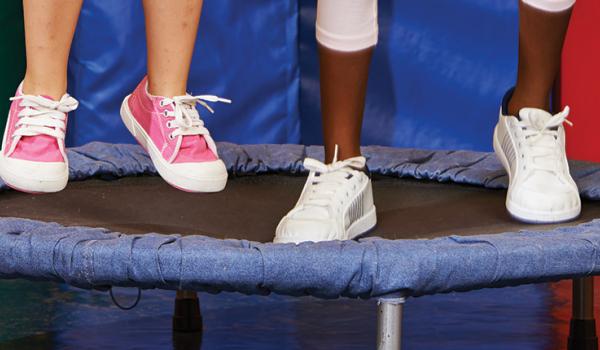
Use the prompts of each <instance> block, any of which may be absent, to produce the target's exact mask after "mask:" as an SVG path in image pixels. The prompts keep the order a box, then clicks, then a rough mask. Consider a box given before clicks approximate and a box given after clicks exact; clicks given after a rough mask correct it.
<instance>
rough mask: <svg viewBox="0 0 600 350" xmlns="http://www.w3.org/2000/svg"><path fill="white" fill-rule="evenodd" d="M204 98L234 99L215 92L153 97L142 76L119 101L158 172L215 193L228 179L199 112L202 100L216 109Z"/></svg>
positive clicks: (184, 186) (193, 189) (186, 187)
mask: <svg viewBox="0 0 600 350" xmlns="http://www.w3.org/2000/svg"><path fill="white" fill-rule="evenodd" d="M204 101H208V102H225V103H231V101H229V100H226V99H222V98H219V97H217V96H212V95H201V96H191V95H185V96H175V97H164V96H153V95H150V94H149V93H148V82H147V78H144V79H143V80H142V81H141V82H140V84H139V85H138V87H137V88H136V89H135V91H133V93H132V94H131V95H129V96H127V97H125V100H123V104H122V105H121V118H122V119H123V122H124V123H125V126H127V129H129V131H130V132H131V134H132V135H133V136H134V137H135V138H136V139H137V141H138V142H139V143H140V144H141V145H142V147H144V148H145V149H146V151H147V152H148V153H149V154H150V158H151V159H152V162H153V163H154V167H155V168H156V170H157V171H158V173H159V174H160V176H162V178H163V179H164V180H165V181H167V182H168V183H169V184H171V185H172V186H174V187H176V188H179V189H181V190H184V191H188V192H217V191H221V190H223V189H224V188H225V184H226V183H227V169H226V168H225V164H224V163H223V161H222V160H220V159H219V157H218V155H217V146H216V144H215V142H214V141H213V139H212V138H211V137H210V133H209V132H208V130H207V129H206V127H204V122H203V121H202V120H201V119H200V115H199V114H198V111H197V110H196V103H199V104H201V105H202V106H203V107H205V108H206V109H208V110H209V111H210V112H211V113H212V112H213V110H212V109H211V108H210V107H209V106H208V105H207V104H206V102H204Z"/></svg>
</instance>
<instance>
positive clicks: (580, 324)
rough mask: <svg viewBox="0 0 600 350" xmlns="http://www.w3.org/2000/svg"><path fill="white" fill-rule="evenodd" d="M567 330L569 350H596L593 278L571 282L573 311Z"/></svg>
mask: <svg viewBox="0 0 600 350" xmlns="http://www.w3.org/2000/svg"><path fill="white" fill-rule="evenodd" d="M572 313H573V315H572V317H571V325H570V330H569V341H568V349H569V350H597V349H598V337H597V336H596V320H595V319H594V278H593V277H586V278H578V279H574V280H573V310H572Z"/></svg>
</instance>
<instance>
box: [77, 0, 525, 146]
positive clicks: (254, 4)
mask: <svg viewBox="0 0 600 350" xmlns="http://www.w3.org/2000/svg"><path fill="white" fill-rule="evenodd" d="M315 5H316V1H315V0H299V1H295V0H282V1H270V0H252V1H244V2H242V1H235V0H221V1H206V2H205V6H204V10H203V15H202V19H201V24H200V32H199V37H198V42H197V45H196V49H195V54H194V60H193V64H192V72H191V75H190V81H189V90H190V92H192V93H195V94H201V93H214V94H218V95H220V96H224V97H229V98H231V99H232V100H233V101H234V103H233V104H232V105H217V106H216V111H217V113H215V115H205V116H204V118H205V120H206V123H207V124H208V126H209V128H210V129H211V131H212V134H213V135H214V137H215V139H217V140H220V141H232V142H237V143H305V144H319V143H321V142H322V138H321V126H320V119H319V118H320V112H319V88H318V87H319V80H318V64H317V52H316V42H315V39H314V21H315ZM379 9H380V10H379V12H380V19H379V21H380V38H379V46H378V47H377V49H376V53H375V57H374V59H373V63H372V66H371V76H370V80H369V91H368V98H367V107H366V111H365V122H364V131H363V140H362V142H363V144H365V145H366V144H380V145H391V146H401V147H420V148H437V149H439V148H446V149H448V148H449V149H463V148H466V149H476V150H490V149H491V133H492V128H493V125H494V124H495V121H496V118H497V113H498V107H499V101H500V98H501V97H502V95H503V93H504V91H505V90H506V89H507V88H509V87H510V86H511V85H512V84H513V83H514V79H515V68H516V53H517V33H518V27H517V24H518V13H517V0H452V1H450V0H420V1H400V0H390V1H383V0H381V1H379ZM145 48H146V47H145V36H144V21H143V11H142V8H141V4H140V2H139V1H121V0H102V1H99V0H96V1H86V2H85V3H84V9H83V11H82V14H81V17H80V20H79V25H78V30H77V33H76V37H75V40H74V43H73V49H72V53H71V59H70V70H69V72H70V76H69V79H70V86H69V89H70V93H71V94H73V95H74V96H75V97H77V98H78V99H79V100H80V102H81V106H80V108H79V110H77V111H76V112H75V113H74V114H73V115H72V117H71V121H70V122H71V126H70V127H71V129H70V130H71V132H70V133H69V138H68V143H69V144H70V145H80V144H84V143H87V142H90V141H95V140H101V141H110V142H133V139H132V138H131V137H130V136H129V135H128V134H127V131H126V130H125V128H124V127H123V126H122V125H121V122H120V118H119V115H118V110H119V105H120V103H121V100H122V98H123V97H124V96H125V95H126V94H127V93H129V92H130V91H131V90H132V89H133V88H134V86H135V85H136V84H137V82H138V81H139V80H140V79H141V78H142V76H143V75H144V72H145V62H146V60H145Z"/></svg>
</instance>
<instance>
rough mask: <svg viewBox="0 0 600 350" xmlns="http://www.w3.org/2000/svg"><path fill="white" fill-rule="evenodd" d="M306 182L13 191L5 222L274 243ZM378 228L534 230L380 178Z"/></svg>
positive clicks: (425, 188) (132, 182)
mask: <svg viewBox="0 0 600 350" xmlns="http://www.w3.org/2000/svg"><path fill="white" fill-rule="evenodd" d="M304 181H305V177H294V176H284V175H261V176H245V177H234V178H231V179H230V180H229V182H228V184H227V188H226V189H225V190H224V191H223V192H220V193H214V194H191V193H185V192H182V191H179V190H176V189H174V188H172V187H170V186H169V185H167V184H166V183H164V181H162V179H161V178H159V177H134V178H124V179H120V180H117V181H103V180H88V181H83V182H71V183H69V185H68V187H67V189H66V190H64V191H62V192H60V193H56V194H48V195H29V194H23V193H19V192H15V191H7V192H4V193H2V195H1V196H0V215H2V216H5V217H10V216H14V217H27V218H32V219H38V220H43V221H56V222H59V223H62V224H65V225H83V226H92V227H107V228H109V229H112V230H115V231H121V232H125V233H146V232H160V233H180V234H203V235H208V236H213V237H219V238H238V239H248V240H253V241H262V242H268V241H271V240H272V238H273V234H274V232H275V227H276V226H277V223H278V221H279V220H280V219H281V217H282V216H283V215H285V213H286V212H287V211H288V210H289V209H291V208H292V207H293V206H294V204H295V202H296V200H297V199H298V195H299V194H300V191H301V190H302V186H303V184H304ZM373 186H374V195H375V205H376V207H377V212H378V226H377V228H376V230H375V231H374V233H373V235H377V236H382V237H386V238H390V239H398V238H430V237H436V236H445V235H450V234H461V235H469V234H480V233H495V232H505V231H515V230H519V229H523V228H533V227H535V228H536V229H540V228H548V227H552V226H532V225H526V224H519V223H517V222H515V221H514V220H512V219H511V218H510V217H509V216H508V214H507V213H506V211H505V208H504V196H505V191H500V190H488V189H484V188H479V187H474V186H464V185H456V184H441V183H434V182H422V181H416V180H404V179H396V178H378V179H375V180H374V181H373ZM598 217H600V202H585V203H584V206H583V214H582V216H581V218H580V219H579V220H578V221H577V222H585V221H590V220H592V219H594V218H598Z"/></svg>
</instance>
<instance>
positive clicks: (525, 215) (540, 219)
mask: <svg viewBox="0 0 600 350" xmlns="http://www.w3.org/2000/svg"><path fill="white" fill-rule="evenodd" d="M496 128H497V127H496ZM494 152H495V153H496V156H497V157H498V159H499V160H500V162H501V163H502V166H503V167H504V169H505V170H506V173H507V174H508V181H509V191H510V190H511V187H510V184H511V183H512V174H511V171H510V165H509V164H508V159H507V158H506V155H505V154H504V150H503V149H502V147H501V146H500V142H499V140H498V137H497V129H494ZM506 209H507V210H508V212H509V213H510V215H511V216H512V217H513V218H515V219H516V220H519V221H522V222H525V223H531V224H552V223H561V222H565V221H571V220H574V219H576V218H577V217H578V216H579V214H580V213H581V205H579V206H578V207H575V208H572V209H568V210H562V211H540V210H531V209H529V208H523V207H521V206H519V205H518V204H516V203H514V202H513V201H511V200H510V196H509V195H507V196H506Z"/></svg>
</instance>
